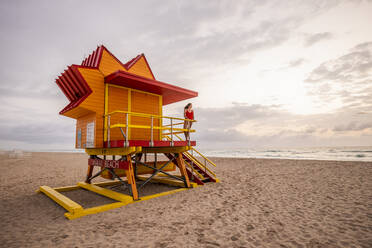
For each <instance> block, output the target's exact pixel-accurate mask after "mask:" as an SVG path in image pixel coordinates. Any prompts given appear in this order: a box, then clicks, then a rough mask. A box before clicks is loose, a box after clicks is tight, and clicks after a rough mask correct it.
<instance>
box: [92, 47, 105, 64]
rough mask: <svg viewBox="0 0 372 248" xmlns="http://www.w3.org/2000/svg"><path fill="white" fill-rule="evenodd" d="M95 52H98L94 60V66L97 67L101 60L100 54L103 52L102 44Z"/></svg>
mask: <svg viewBox="0 0 372 248" xmlns="http://www.w3.org/2000/svg"><path fill="white" fill-rule="evenodd" d="M97 53H98V57H97V60H96V61H95V64H94V66H95V67H97V68H98V67H99V63H100V62H101V59H102V54H103V48H102V46H100V47H98V49H97Z"/></svg>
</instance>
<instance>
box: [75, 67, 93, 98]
mask: <svg viewBox="0 0 372 248" xmlns="http://www.w3.org/2000/svg"><path fill="white" fill-rule="evenodd" d="M78 67H79V66H77V65H72V66H71V67H70V68H71V70H72V71H73V72H74V73H75V75H76V76H77V78H78V80H79V81H80V82H81V85H82V87H83V88H84V90H85V92H90V93H91V92H92V90H91V89H90V87H89V85H88V83H87V82H86V81H85V79H84V77H83V75H81V73H80V71H79V70H78ZM82 68H84V69H92V68H91V67H82Z"/></svg>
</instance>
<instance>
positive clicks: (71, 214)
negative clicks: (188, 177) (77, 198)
mask: <svg viewBox="0 0 372 248" xmlns="http://www.w3.org/2000/svg"><path fill="white" fill-rule="evenodd" d="M139 179H140V180H146V179H147V177H145V176H140V177H139ZM151 181H153V182H157V183H164V184H168V185H173V186H183V183H182V184H181V183H179V182H177V181H175V180H172V179H169V177H168V178H165V177H163V176H158V177H154V178H152V179H151ZM120 183H121V182H120V181H110V182H102V183H92V184H89V183H85V182H79V183H77V185H74V186H68V187H60V188H51V187H49V186H41V187H40V188H39V189H38V190H37V192H41V193H44V194H45V195H47V196H48V197H49V198H51V199H52V200H54V201H55V202H56V203H57V204H59V205H60V206H62V207H63V208H65V209H66V210H67V211H68V212H67V213H65V216H66V218H68V219H70V220H72V219H76V218H79V217H82V216H85V215H89V214H96V213H100V212H104V211H107V210H110V209H115V208H119V207H122V206H125V205H128V204H131V203H135V202H140V201H146V200H149V199H152V198H155V197H159V196H163V195H169V194H173V193H176V192H180V191H183V190H187V189H190V188H179V189H175V190H171V191H166V192H162V193H158V194H153V195H147V196H142V197H141V198H140V199H139V200H137V201H134V200H133V198H132V197H131V196H129V195H126V194H122V193H118V192H115V191H113V190H110V189H106V188H103V187H104V186H113V185H118V184H120ZM190 186H191V188H195V187H197V184H196V183H190ZM80 188H83V189H86V190H89V191H92V192H94V193H96V194H99V195H102V196H105V197H108V198H110V199H113V200H115V201H117V202H115V203H110V204H106V205H101V206H97V207H92V208H83V207H82V206H81V205H80V204H78V203H76V202H74V201H73V200H71V199H70V198H68V197H66V196H64V195H63V194H61V193H60V192H65V191H71V190H76V189H80Z"/></svg>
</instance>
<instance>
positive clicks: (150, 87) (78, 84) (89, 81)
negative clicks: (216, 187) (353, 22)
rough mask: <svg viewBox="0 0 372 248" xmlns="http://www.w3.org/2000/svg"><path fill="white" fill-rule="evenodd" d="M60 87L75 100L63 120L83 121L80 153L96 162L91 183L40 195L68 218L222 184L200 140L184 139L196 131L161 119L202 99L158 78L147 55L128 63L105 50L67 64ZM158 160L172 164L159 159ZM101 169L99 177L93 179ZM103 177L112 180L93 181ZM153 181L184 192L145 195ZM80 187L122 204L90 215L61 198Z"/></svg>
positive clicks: (78, 129) (78, 126) (48, 189)
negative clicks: (175, 106)
mask: <svg viewBox="0 0 372 248" xmlns="http://www.w3.org/2000/svg"><path fill="white" fill-rule="evenodd" d="M56 83H57V85H58V86H59V87H60V89H61V90H62V92H63V93H64V94H65V96H66V97H67V98H68V100H69V101H70V103H69V104H68V105H67V106H66V107H65V108H64V109H62V110H61V111H60V114H61V115H64V116H67V117H70V118H74V119H76V120H77V122H76V141H75V147H76V148H84V149H85V151H86V153H87V154H89V156H90V157H89V159H88V170H87V176H86V179H85V182H79V183H77V185H75V186H69V187H61V188H51V187H48V186H41V187H40V189H39V191H40V192H43V193H44V194H46V195H47V196H49V197H50V198H51V199H53V200H54V201H56V202H57V203H58V204H60V205H61V206H62V207H64V208H65V209H66V210H67V211H68V212H67V213H66V214H65V216H66V217H67V218H69V219H74V218H78V217H81V216H84V215H88V214H93V213H98V212H102V211H106V210H109V209H113V208H117V207H121V206H124V205H127V204H129V203H133V202H136V201H142V200H147V199H151V198H154V197H158V196H161V195H165V194H170V193H174V192H177V191H180V190H184V189H187V188H193V187H196V186H198V185H203V184H204V183H206V182H217V181H218V179H217V178H216V175H215V174H214V173H213V172H212V170H211V169H210V168H209V167H210V165H212V166H215V164H214V163H213V162H212V161H210V160H209V159H208V158H206V157H205V156H204V155H202V154H201V153H200V152H198V151H197V150H196V149H195V148H194V146H195V145H196V141H191V140H188V141H184V140H182V138H181V137H180V136H179V134H182V133H183V132H185V131H187V132H195V130H190V129H184V128H183V124H184V121H185V119H183V118H176V117H169V116H163V115H162V112H163V111H162V108H163V106H164V105H167V104H171V103H175V102H178V101H182V100H186V99H189V98H192V97H196V96H197V95H198V93H197V92H195V91H191V90H188V89H184V88H181V87H178V86H175V85H171V84H167V83H164V82H160V81H157V80H155V77H154V74H153V73H152V71H151V68H150V66H149V64H148V62H147V60H146V57H145V55H144V54H140V55H138V56H137V57H135V58H133V59H132V60H130V61H128V62H127V63H125V64H122V63H121V62H120V61H119V60H118V59H117V58H116V57H115V56H114V55H113V54H111V53H110V52H109V51H108V50H107V49H106V47H104V46H99V47H97V49H96V50H95V51H93V53H92V54H90V55H89V56H88V57H87V58H86V59H84V60H83V62H82V63H81V65H71V66H68V67H67V69H66V70H65V71H64V72H63V73H62V74H61V75H60V76H59V77H58V78H57V79H56ZM194 153H197V156H198V157H195V156H193V155H194ZM158 154H163V155H165V156H163V157H165V158H167V160H166V161H159V160H158ZM95 167H98V171H97V172H96V173H95V174H94V175H93V171H94V168H95ZM177 169H178V171H179V173H178V174H177ZM98 176H101V177H103V178H105V179H110V181H108V182H103V183H102V182H101V183H92V182H91V181H92V180H93V179H94V178H96V177H98ZM149 182H156V183H164V184H169V185H173V186H178V187H181V188H180V189H176V190H172V191H167V192H163V193H159V194H155V195H146V196H142V195H141V192H140V189H141V188H142V187H143V186H144V185H146V184H147V183H149ZM113 185H123V186H125V187H127V188H128V189H129V194H124V193H120V192H117V191H113V190H111V189H108V188H105V187H106V186H113ZM79 188H83V189H86V190H89V191H92V192H95V193H97V194H100V195H103V196H106V197H109V198H111V199H113V200H115V201H117V202H116V203H112V204H107V205H103V206H97V207H93V208H88V209H84V208H83V207H82V206H81V205H79V204H78V203H76V202H74V201H72V200H71V199H69V198H67V197H66V196H64V195H63V194H62V193H61V192H63V191H69V190H75V189H79Z"/></svg>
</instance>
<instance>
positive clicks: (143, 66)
mask: <svg viewBox="0 0 372 248" xmlns="http://www.w3.org/2000/svg"><path fill="white" fill-rule="evenodd" d="M128 72H130V73H133V74H136V75H139V76H142V77H146V78H149V79H154V78H153V77H152V74H151V71H150V68H149V67H148V66H147V63H146V61H145V59H144V58H143V57H141V58H140V59H139V60H138V61H137V62H136V63H135V64H134V65H133V66H132V67H131V68H129V70H128Z"/></svg>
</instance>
